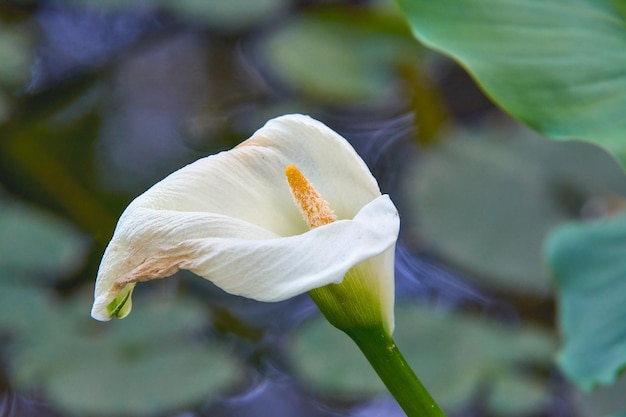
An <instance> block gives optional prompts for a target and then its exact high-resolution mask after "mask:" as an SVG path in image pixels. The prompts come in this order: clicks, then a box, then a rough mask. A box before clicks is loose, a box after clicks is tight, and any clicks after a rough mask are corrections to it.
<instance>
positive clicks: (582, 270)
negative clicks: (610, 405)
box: [545, 213, 626, 389]
mask: <svg viewBox="0 0 626 417" xmlns="http://www.w3.org/2000/svg"><path fill="white" fill-rule="evenodd" d="M625 254H626V213H622V214H620V215H617V216H615V217H612V218H606V219H601V220H596V221H591V222H587V223H571V224H566V225H563V226H560V227H558V228H557V229H556V230H554V232H553V233H552V234H551V235H550V237H549V238H548V240H547V242H546V246H545V256H546V259H547V262H548V265H549V267H550V269H551V272H552V275H553V277H554V282H555V285H556V292H557V299H558V306H559V311H558V321H559V327H560V331H561V334H562V337H563V346H562V348H561V352H560V354H559V364H560V366H561V368H562V369H563V371H564V372H565V374H566V375H567V376H568V377H569V378H570V379H571V380H573V381H574V382H576V383H577V384H578V385H579V386H580V387H582V388H584V389H591V388H592V387H594V386H596V385H598V384H612V383H613V382H614V381H615V380H616V378H617V376H618V375H619V373H620V372H621V371H622V370H623V369H624V367H625V366H626V302H625V301H626V296H625V294H626V256H625Z"/></svg>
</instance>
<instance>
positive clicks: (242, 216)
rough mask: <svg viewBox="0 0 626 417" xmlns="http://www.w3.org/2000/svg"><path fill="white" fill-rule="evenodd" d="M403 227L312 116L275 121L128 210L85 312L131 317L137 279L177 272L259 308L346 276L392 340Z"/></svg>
mask: <svg viewBox="0 0 626 417" xmlns="http://www.w3.org/2000/svg"><path fill="white" fill-rule="evenodd" d="M324 216H327V217H328V218H323V217H324ZM320 218H322V219H321V221H318V220H319V219H320ZM398 231H399V218H398V213H397V210H396V208H395V206H394V205H393V203H392V202H391V200H390V199H389V197H388V196H386V195H381V193H380V191H379V188H378V184H377V182H376V180H375V179H374V177H373V176H372V174H371V173H370V171H369V170H368V168H367V166H366V165H365V163H364V162H363V160H362V159H361V158H360V157H359V156H358V155H357V153H356V152H355V151H354V149H353V148H352V147H351V146H350V145H349V144H348V142H347V141H346V140H345V139H343V138H342V137H341V136H339V135H338V134H337V133H335V132H334V131H333V130H331V129H330V128H328V127H327V126H325V125H324V124H322V123H321V122H318V121H316V120H314V119H311V118H310V117H307V116H302V115H287V116H282V117H278V118H276V119H272V120H270V121H269V122H268V123H267V124H266V125H265V126H264V127H262V128H261V129H259V130H258V131H257V132H256V133H255V134H254V135H253V136H252V137H251V138H250V139H248V140H246V141H245V142H243V143H241V144H240V145H239V146H237V147H235V148H234V149H232V150H230V151H225V152H222V153H219V154H216V155H212V156H208V157H206V158H203V159H200V160H198V161H196V162H194V163H192V164H190V165H188V166H186V167H184V168H182V169H180V170H178V171H176V172H174V173H172V174H171V175H169V176H168V177H166V178H165V179H163V180H162V181H160V182H159V183H157V184H155V185H154V186H153V187H152V188H150V189H149V190H148V191H146V192H145V193H144V194H142V195H140V196H139V197H137V198H136V199H135V200H134V201H133V202H132V203H131V204H130V205H129V206H128V207H127V208H126V210H125V211H124V213H123V214H122V216H121V217H120V219H119V222H118V224H117V227H116V229H115V232H114V235H113V238H112V240H111V242H110V243H109V246H108V247H107V249H106V251H105V253H104V256H103V259H102V262H101V265H100V269H99V271H98V277H97V282H96V287H95V301H94V304H93V309H92V312H91V314H92V316H93V317H94V318H95V319H97V320H109V319H111V318H112V317H124V316H126V315H127V314H128V313H129V312H130V308H131V299H130V298H131V294H132V289H133V287H134V285H135V284H136V283H137V282H141V281H148V280H152V279H157V278H165V277H168V276H170V275H172V274H174V273H175V272H177V271H178V270H180V269H187V270H190V271H192V272H194V273H195V274H197V275H199V276H201V277H204V278H206V279H208V280H210V281H212V282H213V283H215V284H216V285H217V286H219V287H220V288H222V289H223V290H225V291H227V292H229V293H232V294H236V295H241V296H244V297H248V298H253V299H256V300H260V301H280V300H284V299H287V298H290V297H293V296H295V295H298V294H301V293H304V292H308V291H311V290H314V289H317V288H320V287H324V286H328V284H339V283H341V282H342V280H344V276H346V274H348V276H349V277H350V281H351V283H352V284H350V285H351V286H354V287H355V288H358V290H357V291H356V293H355V296H356V297H357V298H360V301H359V300H357V302H361V303H366V304H367V303H369V304H371V306H370V307H367V308H369V309H370V310H371V309H375V310H376V311H377V312H376V313H375V314H374V316H378V320H379V321H382V322H383V325H384V327H385V328H386V329H387V330H388V331H389V332H391V330H392V328H393V303H394V281H393V279H394V277H393V256H394V249H395V242H396V239H397V236H398ZM346 281H348V279H347V278H346ZM342 285H344V284H342ZM342 285H340V286H338V287H341V286H342ZM346 285H347V283H346ZM343 290H345V291H348V292H350V290H349V289H345V288H344V289H343ZM345 291H344V292H345ZM318 298H319V297H318ZM322 298H323V297H322ZM314 299H315V298H314ZM316 302H317V300H316ZM318 305H319V303H318ZM341 308H349V307H341ZM367 308H366V309H367ZM368 314H370V315H371V311H370V313H368ZM366 315H367V314H366Z"/></svg>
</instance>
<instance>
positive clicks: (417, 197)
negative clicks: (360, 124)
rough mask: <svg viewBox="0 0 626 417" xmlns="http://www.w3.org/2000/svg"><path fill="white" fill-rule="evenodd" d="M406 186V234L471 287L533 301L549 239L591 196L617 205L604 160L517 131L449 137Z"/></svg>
mask: <svg viewBox="0 0 626 417" xmlns="http://www.w3.org/2000/svg"><path fill="white" fill-rule="evenodd" d="M583 164H584V165H585V166H586V169H585V170H581V169H580V166H581V165H583ZM406 178H407V179H406V181H405V182H404V184H405V192H404V194H405V196H406V197H405V198H406V208H407V213H406V216H405V217H403V219H404V225H405V227H406V229H407V230H411V229H414V230H417V234H418V235H419V237H420V238H421V239H423V240H424V241H425V242H426V243H427V244H428V245H429V246H430V248H431V249H432V250H433V251H435V252H436V253H437V254H438V255H439V256H441V257H443V258H445V259H446V260H448V261H450V262H452V263H453V264H455V265H458V266H460V267H462V268H463V269H465V270H468V271H470V272H471V273H472V274H473V276H474V277H475V278H476V280H479V281H480V283H481V284H484V285H487V286H489V287H490V288H493V289H496V290H498V291H506V292H510V293H517V294H525V295H532V296H539V297H545V296H547V295H549V294H550V293H551V290H552V288H551V284H550V281H549V279H548V276H547V274H546V272H545V267H544V264H543V260H542V253H541V247H542V244H543V241H544V239H545V236H546V235H547V234H548V233H549V231H550V230H551V229H552V228H553V227H555V226H556V225H557V224H559V223H560V222H562V221H564V220H567V219H569V218H572V217H575V216H576V217H577V216H579V215H580V213H581V211H582V209H583V207H588V204H587V203H588V202H589V201H592V200H593V199H594V198H595V197H597V196H603V195H622V196H626V176H625V175H624V173H623V171H622V170H621V169H620V167H619V165H618V164H617V163H616V162H615V161H614V160H613V159H612V158H611V157H610V156H609V155H608V154H607V153H606V152H605V151H603V150H602V149H599V148H597V147H595V146H592V145H589V144H586V143H580V142H568V143H563V142H552V141H546V140H543V139H542V138H540V137H538V136H537V135H535V134H533V133H532V132H531V131H529V130H526V129H523V130H522V129H502V128H500V129H498V130H496V131H493V130H492V131H491V132H488V131H486V130H480V131H475V132H465V133H464V132H459V133H457V134H455V135H454V136H453V137H452V138H450V139H448V140H447V141H442V142H441V144H440V146H439V147H437V148H433V149H431V150H430V151H429V152H428V153H424V154H423V155H422V158H421V159H420V160H418V161H417V163H416V164H415V168H414V169H413V171H412V172H411V173H410V174H409V175H408V176H407V177H406Z"/></svg>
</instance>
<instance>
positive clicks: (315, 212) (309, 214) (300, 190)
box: [285, 165, 337, 229]
mask: <svg viewBox="0 0 626 417" xmlns="http://www.w3.org/2000/svg"><path fill="white" fill-rule="evenodd" d="M285 175H286V176H287V182H288V183H289V188H291V195H293V199H294V201H295V203H296V205H297V206H298V208H299V209H300V213H302V216H303V217H304V220H305V221H306V222H307V224H308V225H309V227H310V228H311V229H315V228H316V227H320V226H324V225H325V224H328V223H332V222H334V221H335V220H337V216H335V213H333V211H332V210H331V209H330V207H329V206H328V203H327V202H326V201H325V200H324V199H323V198H322V196H320V193H318V192H317V190H316V189H315V187H313V184H311V183H310V182H309V180H308V179H307V178H306V177H305V176H304V174H303V173H302V172H301V171H300V170H299V169H298V168H297V167H296V166H295V165H289V166H287V168H285Z"/></svg>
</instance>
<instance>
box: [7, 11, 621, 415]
mask: <svg viewBox="0 0 626 417" xmlns="http://www.w3.org/2000/svg"><path fill="white" fill-rule="evenodd" d="M286 113H305V114H309V115H311V116H313V117H315V118H317V119H319V120H321V121H323V122H324V123H326V124H328V125H329V126H330V127H332V128H333V129H335V130H337V131H338V132H340V133H341V134H342V135H343V136H344V137H346V138H347V139H348V140H349V141H350V142H351V143H352V144H353V146H354V147H355V148H356V149H357V151H358V152H359V153H360V154H361V155H362V157H363V158H364V159H365V161H366V162H367V163H368V165H369V166H370V169H371V170H372V172H373V173H374V175H375V176H376V177H377V179H378V180H379V183H380V185H381V188H382V190H383V192H385V193H389V194H391V196H392V198H393V200H394V201H395V202H396V204H397V205H398V207H399V209H400V212H401V219H402V231H401V240H400V241H399V244H398V249H397V257H396V287H397V288H396V293H397V313H396V314H397V319H396V320H397V325H396V333H395V337H396V339H397V342H398V345H399V346H400V348H401V349H402V350H403V351H404V352H405V355H406V356H407V358H408V360H409V362H410V363H411V364H412V365H413V366H414V368H415V369H416V371H417V373H418V375H419V376H420V377H421V378H422V379H423V381H424V383H425V385H426V386H427V387H429V389H430V390H431V391H432V393H433V395H434V397H435V398H436V399H437V400H438V401H439V403H440V404H441V405H442V407H443V408H444V410H446V412H447V413H448V415H449V416H451V417H452V416H537V417H539V416H582V417H587V416H589V417H592V416H594V417H595V416H599V415H602V414H605V413H610V412H612V411H613V410H615V409H619V408H618V407H619V402H622V403H623V401H624V400H623V399H622V398H621V397H622V396H620V395H618V393H619V392H620V390H621V391H622V392H623V388H620V387H619V386H618V387H616V388H613V389H611V390H609V389H604V390H600V391H599V392H596V393H594V394H583V393H580V392H578V391H577V390H576V389H575V388H573V387H572V386H570V385H569V384H568V383H567V382H566V381H565V380H564V378H563V377H562V376H561V374H560V373H559V372H558V370H557V368H556V366H555V362H554V358H555V355H556V353H557V350H558V343H559V341H558V335H557V332H556V330H555V325H554V320H555V319H554V315H555V305H554V298H553V292H552V285H551V283H550V279H549V274H548V271H546V269H545V267H544V264H543V260H542V255H541V253H542V244H543V243H542V242H543V240H544V238H545V236H546V234H547V233H548V232H549V230H551V229H552V228H553V227H554V226H556V225H558V224H560V223H562V222H563V221H566V220H568V219H577V218H593V217H599V216H604V215H606V214H607V213H611V212H612V211H614V210H616V209H618V208H620V207H622V206H623V205H624V196H626V181H624V175H623V173H622V171H621V170H620V168H619V167H618V166H617V164H615V163H614V161H613V160H612V159H611V158H610V157H608V156H607V155H606V154H605V153H604V152H603V151H601V150H600V149H597V148H594V147H592V146H590V145H585V144H582V143H557V142H550V141H547V140H545V139H543V138H540V137H539V136H538V135H537V134H536V133H533V132H531V131H530V130H528V129H527V128H525V127H522V126H520V125H519V124H518V123H517V122H515V121H513V120H511V119H510V118H509V117H507V116H506V115H504V114H503V113H501V112H500V111H499V110H498V109H496V108H495V107H494V106H493V105H492V104H491V103H490V101H489V100H488V99H487V98H485V97H484V96H483V94H482V93H481V92H480V90H479V88H478V87H476V85H475V84H474V83H473V81H472V80H471V79H470V78H469V77H468V76H467V75H466V74H465V72H464V71H463V70H462V69H461V68H459V67H458V66H457V65H456V64H454V63H453V62H451V61H449V60H448V59H446V58H444V57H442V56H440V55H438V54H436V53H434V52H432V51H428V50H426V49H425V48H423V47H421V46H420V45H419V44H418V43H417V41H415V40H414V39H413V37H412V36H411V33H410V30H409V29H408V26H407V24H406V23H405V21H404V20H403V17H402V15H401V14H400V12H399V11H398V10H397V8H396V7H395V5H394V4H393V3H392V2H391V1H374V0H372V1H365V0H346V1H330V0H329V1H324V0H257V1H253V2H251V1H245V0H205V1H202V0H181V1H171V2H170V1H166V0H132V1H123V0H103V1H96V0H67V1H40V2H36V1H1V2H0V365H1V366H0V416H11V417H13V416H51V417H52V416H55V417H56V416H180V417H183V416H184V417H196V416H197V417H200V416H224V417H227V416H244V417H245V416H255V417H262V416H304V417H308V416H310V417H318V416H319V417H327V416H353V417H370V416H389V417H393V416H402V415H403V413H402V411H401V410H400V408H399V407H398V406H397V405H396V403H395V401H394V400H393V398H391V397H390V396H389V395H388V394H387V392H386V391H385V389H384V387H383V386H382V385H381V383H380V382H379V381H378V379H377V378H376V376H375V375H374V374H373V372H372V371H371V370H370V369H369V367H368V366H367V364H366V363H365V360H364V359H362V358H361V357H360V355H358V353H357V351H356V348H355V347H354V346H352V345H351V342H350V341H349V339H347V338H346V337H345V336H343V335H342V334H339V333H337V332H336V331H335V330H334V329H332V328H331V327H330V326H329V325H328V324H326V323H325V322H324V321H323V320H321V319H320V317H319V315H318V314H317V311H316V309H315V307H314V305H313V304H312V303H311V302H310V300H309V299H308V298H307V296H301V297H297V298H295V299H292V300H289V301H285V302H281V303H274V304H265V303H259V302H255V301H251V300H247V299H243V298H238V297H235V296H231V295H228V294H225V293H224V292H222V291H221V290H219V289H218V288H216V287H214V286H213V285H212V284H211V283H209V282H208V281H205V280H203V279H199V278H198V277H194V276H193V275H192V274H185V273H179V274H177V276H176V277H175V278H170V279H167V280H162V281H159V282H152V283H148V284H142V285H140V286H138V287H137V289H136V291H135V309H134V311H133V313H132V314H131V315H130V316H129V317H128V318H126V319H124V320H121V321H113V322H109V323H99V322H96V321H95V320H93V319H91V318H90V317H89V311H90V306H91V302H92V291H93V284H94V281H95V276H96V271H97V267H98V263H99V260H100V257H101V255H102V253H103V250H104V248H105V246H106V244H107V243H108V240H109V238H110V237H111V235H112V232H113V228H114V226H115V223H116V221H117V218H118V216H119V215H120V214H121V212H122V210H123V209H124V207H125V206H126V205H127V204H128V203H129V202H130V201H131V200H132V198H133V197H135V196H137V195H138V194H140V193H141V192H143V191H145V190H146V189H147V188H148V187H149V186H150V185H152V184H153V183H155V182H156V181H158V180H160V179H161V178H163V177H165V176H166V175H167V174H169V173H170V172H172V171H174V170H176V169H178V168H180V167H182V166H183V165H185V164H187V163H190V162H192V161H194V160H195V159H198V158H200V157H202V156H205V155H208V154H212V153H216V152H218V151H221V150H225V149H229V148H231V147H233V146H235V145H236V144H238V143H239V142H241V141H243V140H244V139H246V138H247V137H249V136H250V135H251V134H252V133H253V132H254V131H255V130H256V129H258V128H260V127H261V126H262V125H263V124H264V123H265V121H267V120H268V119H269V118H271V117H274V116H278V115H281V114H286ZM583 162H584V167H585V168H584V169H583ZM207 198H209V197H208V196H207ZM622 385H623V384H622ZM622 405H623V404H622Z"/></svg>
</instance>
